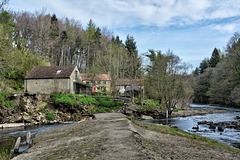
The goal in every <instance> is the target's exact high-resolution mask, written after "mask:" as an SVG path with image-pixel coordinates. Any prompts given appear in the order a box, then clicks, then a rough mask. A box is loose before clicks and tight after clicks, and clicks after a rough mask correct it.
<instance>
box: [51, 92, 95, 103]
mask: <svg viewBox="0 0 240 160" xmlns="http://www.w3.org/2000/svg"><path fill="white" fill-rule="evenodd" d="M51 98H52V99H53V100H54V102H55V103H56V104H59V103H62V104H68V105H72V106H77V105H91V104H95V105H99V102H98V101H97V100H96V99H94V98H92V97H91V96H88V95H79V94H51Z"/></svg>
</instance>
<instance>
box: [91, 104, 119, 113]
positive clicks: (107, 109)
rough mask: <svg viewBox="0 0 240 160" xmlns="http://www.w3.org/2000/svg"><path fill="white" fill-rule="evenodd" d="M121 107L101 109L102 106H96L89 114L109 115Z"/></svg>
mask: <svg viewBox="0 0 240 160" xmlns="http://www.w3.org/2000/svg"><path fill="white" fill-rule="evenodd" d="M120 107H121V106H115V107H112V108H108V107H103V106H97V107H95V108H94V109H92V110H91V113H93V114H96V113H110V112H112V111H115V110H118V109H119V108H120Z"/></svg>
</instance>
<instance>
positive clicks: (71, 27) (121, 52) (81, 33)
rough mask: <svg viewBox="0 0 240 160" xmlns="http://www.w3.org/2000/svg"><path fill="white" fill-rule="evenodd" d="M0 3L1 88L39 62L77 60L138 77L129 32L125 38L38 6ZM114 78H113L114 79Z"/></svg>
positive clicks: (16, 85) (15, 83) (84, 67)
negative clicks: (28, 8) (13, 7)
mask: <svg viewBox="0 0 240 160" xmlns="http://www.w3.org/2000/svg"><path fill="white" fill-rule="evenodd" d="M7 3H8V0H2V1H1V6H0V7H1V8H0V34H1V39H0V44H1V48H0V56H1V59H0V72H1V74H0V75H1V77H0V78H1V79H0V88H1V90H8V89H9V88H8V87H9V86H10V88H13V89H15V90H18V89H21V87H22V86H23V79H24V77H25V74H26V72H27V71H29V70H31V68H32V67H34V66H41V65H58V66H63V65H77V66H78V68H79V69H80V71H81V72H89V73H110V74H111V77H113V78H112V79H113V80H114V79H118V78H140V77H139V75H142V74H140V73H141V72H142V71H141V63H142V62H141V58H140V57H139V56H138V50H137V46H136V42H135V39H134V37H133V36H129V35H128V36H127V37H126V41H125V43H123V42H122V40H121V39H120V38H119V36H114V35H113V34H112V33H111V32H110V31H108V30H107V29H106V28H103V29H100V28H99V27H97V26H96V25H95V23H94V22H93V21H92V20H89V23H88V24H87V26H86V28H83V26H82V25H81V23H80V22H79V21H76V20H74V19H68V18H62V19H59V18H58V17H57V15H55V14H53V15H50V14H46V13H45V10H43V11H42V12H35V13H29V12H14V11H6V10H5V9H4V7H5V6H6V5H7ZM113 84H114V83H113Z"/></svg>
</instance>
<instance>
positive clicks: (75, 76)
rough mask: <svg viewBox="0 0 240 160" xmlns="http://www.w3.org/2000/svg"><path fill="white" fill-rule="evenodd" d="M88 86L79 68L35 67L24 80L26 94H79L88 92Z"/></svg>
mask: <svg viewBox="0 0 240 160" xmlns="http://www.w3.org/2000/svg"><path fill="white" fill-rule="evenodd" d="M87 88H88V86H87V85H85V84H83V83H82V78H81V76H80V72H79V70H78V68H77V66H47V67H34V68H33V69H32V70H31V71H30V72H28V73H27V76H26V77H25V80H24V89H25V92H29V93H46V94H51V93H72V94H74V93H79V91H80V90H81V89H82V90H86V89H87Z"/></svg>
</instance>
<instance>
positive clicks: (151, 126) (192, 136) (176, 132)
mask: <svg viewBox="0 0 240 160" xmlns="http://www.w3.org/2000/svg"><path fill="white" fill-rule="evenodd" d="M127 118H128V119H130V120H131V121H132V122H133V123H134V124H136V125H138V126H140V127H142V128H145V129H147V130H151V131H155V132H160V133H163V134H170V135H175V136H181V137H187V138H190V139H195V140H198V141H203V142H206V143H207V144H208V145H214V146H218V147H220V148H224V149H228V150H231V151H234V152H237V153H240V151H239V150H238V149H234V148H231V147H229V146H226V145H223V144H221V143H219V142H217V141H214V140H211V139H208V138H206V137H201V136H198V135H195V134H191V133H188V132H185V131H183V130H181V129H178V128H174V127H168V126H158V125H155V124H151V123H146V122H141V121H136V120H133V119H132V118H130V117H127Z"/></svg>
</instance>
